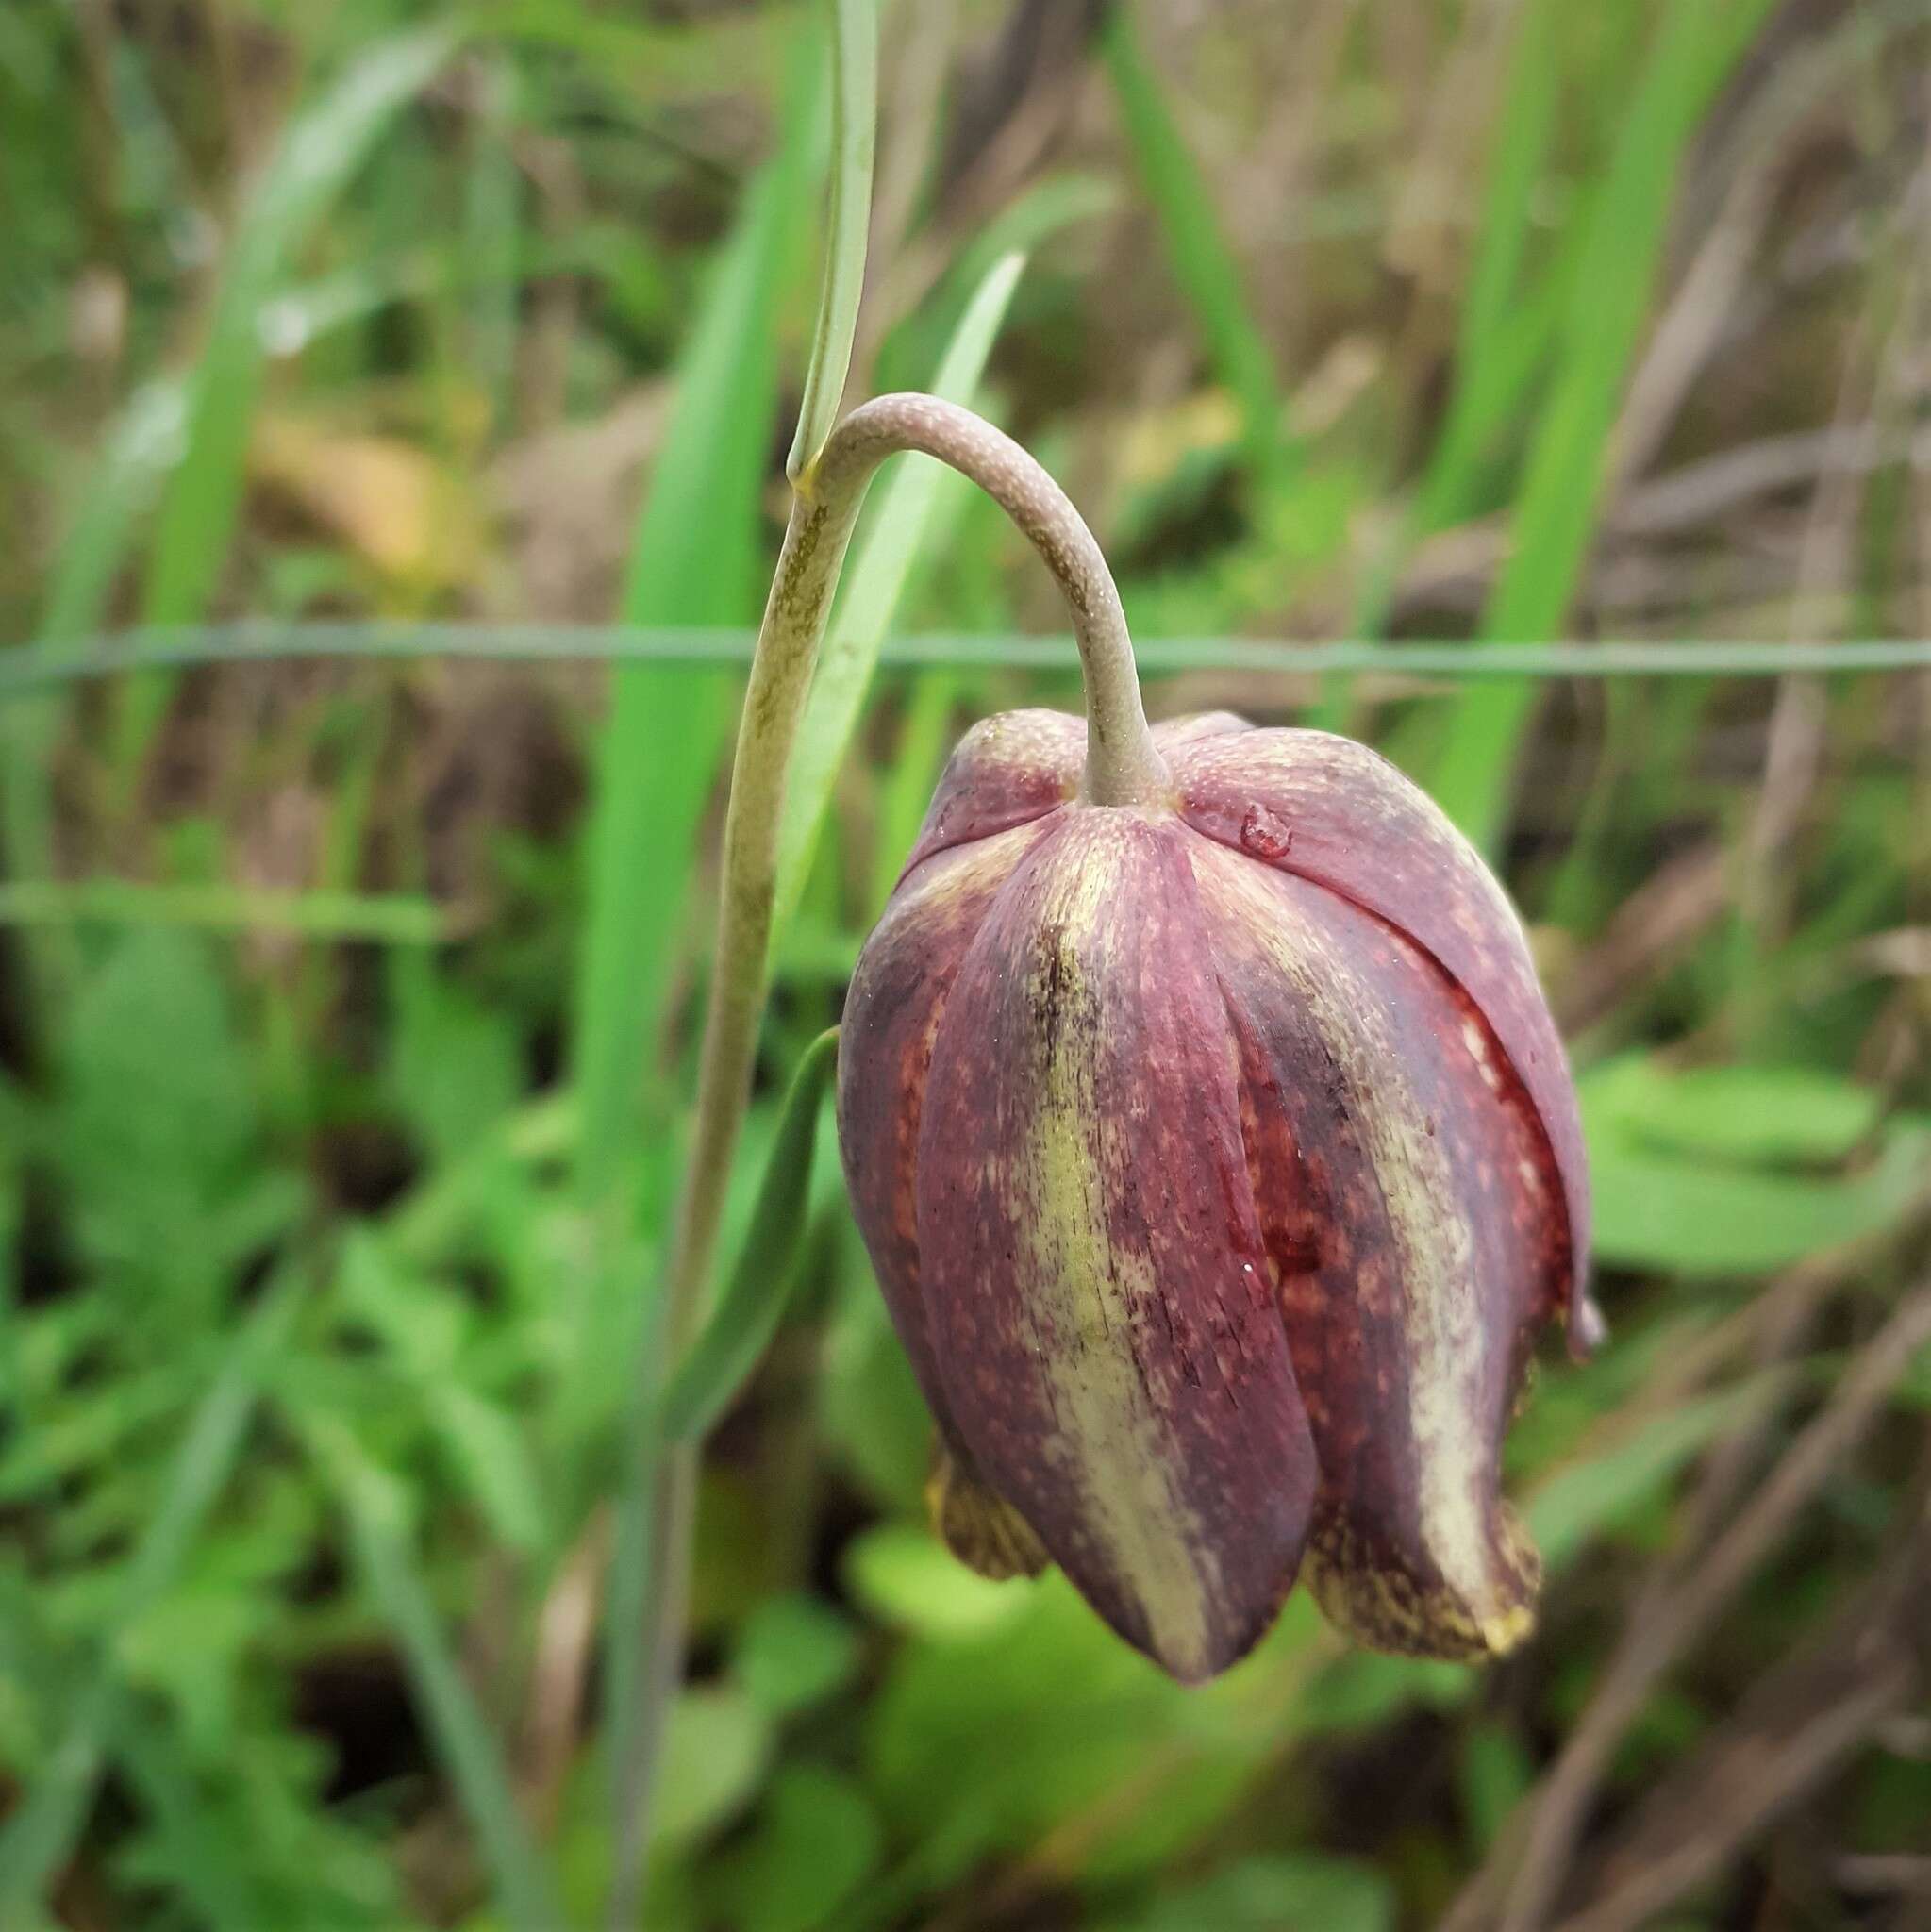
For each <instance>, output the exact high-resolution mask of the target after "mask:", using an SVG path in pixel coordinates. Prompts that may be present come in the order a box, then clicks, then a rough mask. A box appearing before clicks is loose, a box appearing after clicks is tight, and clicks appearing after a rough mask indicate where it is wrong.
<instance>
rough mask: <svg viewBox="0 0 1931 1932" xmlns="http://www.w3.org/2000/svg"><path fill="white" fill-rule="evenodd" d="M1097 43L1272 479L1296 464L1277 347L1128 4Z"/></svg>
mask: <svg viewBox="0 0 1931 1932" xmlns="http://www.w3.org/2000/svg"><path fill="white" fill-rule="evenodd" d="M1102 46H1103V48H1104V51H1105V55H1106V62H1107V75H1108V77H1109V78H1110V79H1111V81H1112V83H1113V94H1114V98H1115V99H1116V100H1117V101H1118V102H1119V104H1120V113H1121V119H1122V120H1123V121H1124V124H1125V128H1126V138H1127V140H1128V142H1130V143H1131V144H1132V148H1133V154H1134V159H1135V161H1136V162H1137V163H1138V166H1139V170H1140V179H1141V180H1142V181H1143V182H1144V183H1145V184H1146V190H1147V193H1148V194H1149V196H1150V197H1151V198H1152V201H1153V204H1154V208H1155V211H1156V213H1157V215H1158V216H1159V222H1160V233H1161V236H1162V239H1163V240H1164V241H1165V242H1166V247H1167V253H1168V256H1169V258H1170V259H1171V260H1172V262H1173V264H1174V279H1175V280H1176V281H1177V282H1178V283H1179V285H1180V290H1181V292H1182V293H1183V294H1184V295H1185V296H1186V298H1187V301H1188V305H1189V307H1190V308H1191V309H1192V311H1193V314H1194V318H1195V320H1196V321H1197V322H1198V323H1199V325H1200V330H1201V334H1202V336H1203V337H1204V338H1205V340H1206V343H1207V358H1208V360H1209V361H1210V362H1211V364H1212V366H1213V372H1214V375H1216V376H1217V377H1218V378H1219V379H1220V381H1222V382H1223V383H1224V384H1225V385H1226V387H1227V388H1228V390H1230V391H1232V393H1233V395H1234V398H1235V400H1236V401H1237V402H1238V403H1239V404H1240V416H1241V423H1242V438H1241V441H1242V444H1243V447H1244V450H1245V454H1246V460H1247V465H1248V468H1249V470H1250V471H1251V472H1252V474H1253V475H1254V476H1255V478H1256V479H1257V481H1260V482H1262V483H1267V484H1271V485H1274V486H1278V485H1279V484H1280V483H1282V482H1283V481H1284V480H1285V479H1286V478H1287V476H1288V475H1290V474H1291V472H1292V471H1293V469H1294V468H1295V466H1296V463H1297V460H1298V455H1299V452H1298V450H1297V449H1296V447H1295V445H1294V442H1293V441H1292V440H1291V439H1290V436H1289V434H1288V427H1287V411H1286V407H1285V401H1284V398H1283V396H1282V394H1281V388H1280V381H1279V378H1278V376H1277V375H1275V372H1274V365H1273V352H1272V351H1271V350H1270V348H1269V346H1268V342H1267V338H1266V336H1265V335H1263V334H1262V332H1261V329H1260V325H1259V324H1258V323H1257V322H1256V320H1255V319H1254V312H1253V310H1252V309H1251V308H1249V306H1248V303H1247V297H1246V294H1245V292H1244V291H1243V290H1242V289H1241V286H1240V265H1239V263H1238V262H1237V261H1236V260H1235V258H1234V251H1233V249H1232V248H1231V247H1230V246H1229V244H1228V242H1227V238H1226V231H1225V229H1224V226H1223V225H1222V222H1221V218H1220V212H1219V210H1218V209H1217V208H1215V207H1214V204H1213V199H1212V197H1211V196H1210V195H1209V194H1208V192H1207V183H1206V181H1205V180H1204V179H1203V178H1202V176H1201V172H1200V168H1199V165H1198V163H1197V162H1196V161H1195V160H1194V158H1193V157H1192V155H1191V154H1190V152H1189V151H1188V147H1187V143H1186V142H1185V141H1184V140H1182V139H1181V136H1180V130H1179V129H1178V128H1177V127H1176V126H1174V118H1173V115H1172V113H1171V112H1170V111H1169V109H1168V107H1167V100H1166V94H1165V92H1164V90H1163V89H1162V88H1161V86H1160V83H1159V81H1158V79H1157V77H1156V75H1154V73H1153V70H1152V68H1151V67H1150V66H1149V65H1148V64H1147V58H1146V55H1145V53H1144V52H1143V51H1142V50H1141V48H1140V42H1139V39H1138V37H1137V33H1136V30H1135V27H1134V24H1133V10H1132V8H1130V7H1128V6H1125V5H1124V4H1123V5H1121V6H1117V7H1115V8H1112V9H1111V11H1110V15H1109V18H1108V20H1107V28H1106V32H1105V35H1104V38H1103V41H1102Z"/></svg>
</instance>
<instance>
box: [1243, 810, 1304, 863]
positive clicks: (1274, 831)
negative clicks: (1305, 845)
mask: <svg viewBox="0 0 1931 1932" xmlns="http://www.w3.org/2000/svg"><path fill="white" fill-rule="evenodd" d="M1240 846H1241V849H1242V851H1245V852H1251V853H1253V855H1254V856H1255V858H1267V859H1274V858H1286V857H1287V856H1288V854H1289V853H1290V852H1291V851H1292V850H1293V847H1294V833H1293V828H1292V827H1291V826H1290V824H1288V822H1287V820H1286V819H1284V818H1282V816H1281V815H1280V813H1279V812H1277V811H1273V810H1271V809H1270V808H1268V807H1267V806H1264V805H1250V806H1249V807H1248V808H1247V816H1246V817H1245V818H1244V819H1242V820H1241V821H1240Z"/></svg>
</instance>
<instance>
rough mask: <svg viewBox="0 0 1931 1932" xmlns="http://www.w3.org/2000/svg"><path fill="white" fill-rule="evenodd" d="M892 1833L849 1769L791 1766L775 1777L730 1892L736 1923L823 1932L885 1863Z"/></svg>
mask: <svg viewBox="0 0 1931 1932" xmlns="http://www.w3.org/2000/svg"><path fill="white" fill-rule="evenodd" d="M884 1849H885V1834H884V1831H883V1830H882V1828H881V1827H880V1825H879V1823H878V1815H877V1813H876V1812H875V1811H874V1809H873V1807H872V1805H871V1803H870V1801H869V1800H868V1799H867V1798H866V1796H865V1794H864V1792H863V1791H862V1790H859V1788H858V1787H857V1785H856V1784H854V1783H853V1782H852V1780H851V1779H850V1778H849V1777H847V1776H845V1775H844V1774H842V1773H840V1772H836V1771H830V1770H827V1769H825V1768H824V1767H823V1766H820V1765H815V1764H795V1765H789V1766H787V1767H786V1768H785V1769H784V1770H783V1771H781V1772H780V1773H779V1774H777V1776H776V1777H775V1778H774V1779H773V1780H772V1787H771V1792H770V1795H769V1796H768V1797H767V1798H766V1800H765V1803H764V1806H763V1808H762V1810H761V1811H760V1813H759V1815H758V1819H757V1824H755V1825H754V1826H753V1828H752V1834H751V1838H750V1840H749V1841H748V1842H747V1843H746V1844H745V1845H744V1847H743V1848H742V1850H741V1851H740V1852H739V1853H738V1854H737V1856H736V1857H734V1858H733V1859H732V1861H731V1863H730V1865H729V1867H728V1868H727V1870H726V1873H725V1879H724V1890H725V1892H726V1894H727V1896H728V1897H729V1898H730V1899H731V1901H732V1902H733V1904H734V1905H735V1906H736V1907H737V1919H736V1923H737V1924H741V1925H747V1926H749V1925H755V1926H757V1932H819V1928H821V1927H827V1926H832V1925H836V1924H837V1923H838V1918H837V1913H838V1908H839V1907H840V1906H841V1905H842V1904H843V1903H844V1902H845V1900H847V1899H848V1898H850V1896H851V1895H852V1893H853V1892H854V1891H856V1890H857V1888H858V1886H859V1885H860V1884H861V1883H863V1881H864V1880H865V1878H866V1877H867V1876H869V1875H870V1874H871V1873H872V1872H873V1870H874V1868H875V1867H876V1866H877V1864H878V1862H879V1859H880V1857H881V1856H882V1855H883V1852H884Z"/></svg>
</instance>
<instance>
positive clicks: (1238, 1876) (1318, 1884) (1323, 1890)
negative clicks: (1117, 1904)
mask: <svg viewBox="0 0 1931 1932" xmlns="http://www.w3.org/2000/svg"><path fill="white" fill-rule="evenodd" d="M1396 1918H1397V1900H1396V1896H1395V1890H1394V1887H1393V1885H1392V1884H1391V1883H1390V1880H1389V1879H1388V1878H1387V1877H1386V1876H1385V1875H1384V1874H1381V1873H1379V1872H1377V1871H1375V1870H1374V1869H1373V1866H1370V1865H1365V1864H1359V1863H1356V1862H1354V1861H1352V1860H1349V1859H1344V1858H1326V1857H1316V1856H1315V1855H1313V1854H1311V1853H1305V1854H1292V1855H1287V1856H1283V1857H1264V1858H1243V1859H1241V1860H1240V1863H1238V1864H1234V1865H1229V1866H1228V1867H1227V1868H1226V1869H1225V1870H1224V1871H1221V1872H1217V1873H1215V1874H1214V1875H1213V1876H1212V1877H1211V1878H1204V1879H1202V1880H1200V1882H1199V1883H1198V1884H1194V1885H1189V1886H1184V1887H1182V1888H1181V1889H1180V1890H1176V1891H1172V1892H1169V1893H1168V1894H1167V1895H1166V1896H1165V1897H1163V1898H1160V1899H1157V1900H1156V1901H1155V1902H1154V1903H1153V1904H1152V1905H1150V1906H1147V1907H1144V1908H1143V1909H1141V1910H1140V1911H1138V1912H1135V1913H1130V1914H1128V1915H1126V1916H1124V1917H1120V1918H1108V1919H1106V1920H1103V1921H1102V1922H1101V1924H1102V1925H1103V1927H1104V1932H1206V1928H1207V1927H1209V1926H1211V1927H1212V1928H1213V1932H1393V1928H1394V1925H1395V1924H1396Z"/></svg>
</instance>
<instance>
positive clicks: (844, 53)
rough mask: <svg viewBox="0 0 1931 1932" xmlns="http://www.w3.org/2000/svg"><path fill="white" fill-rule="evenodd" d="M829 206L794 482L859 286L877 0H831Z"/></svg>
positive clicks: (824, 405) (831, 410) (838, 391)
mask: <svg viewBox="0 0 1931 1932" xmlns="http://www.w3.org/2000/svg"><path fill="white" fill-rule="evenodd" d="M831 18H832V31H831V145H832V161H831V213H830V221H829V223H828V226H829V229H830V233H829V236H828V239H827V243H826V247H825V253H824V292H823V295H822V296H821V298H820V301H819V306H818V325H817V327H816V328H815V329H814V330H813V331H812V337H811V357H810V360H809V361H808V362H807V364H806V367H805V396H804V401H803V403H802V404H801V405H800V407H799V409H798V428H797V433H796V434H795V435H794V436H793V437H792V439H791V455H790V457H789V458H786V461H785V475H787V476H789V477H790V478H791V481H792V482H793V483H794V484H795V483H797V482H798V481H799V479H800V478H802V477H804V476H805V475H807V473H808V472H809V471H810V468H811V466H812V464H814V463H815V462H816V461H817V460H818V453H819V451H820V450H822V449H823V448H824V441H825V438H826V437H828V436H829V435H830V434H831V432H832V428H833V425H835V424H836V423H837V422H838V406H839V404H840V403H841V401H842V400H843V397H844V392H845V378H846V376H847V375H849V374H850V373H851V367H852V341H853V339H854V337H856V335H857V330H858V298H859V297H860V295H862V294H863V293H864V289H865V242H866V239H867V236H868V234H869V233H870V230H871V225H872V150H873V146H874V140H875V135H876V128H877V121H878V16H877V11H876V7H875V0H831Z"/></svg>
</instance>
